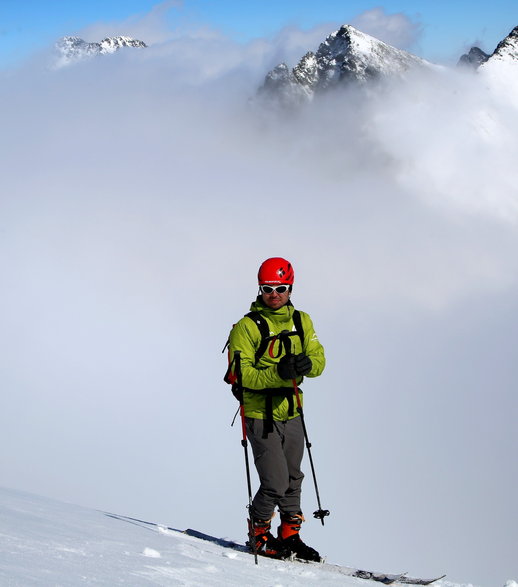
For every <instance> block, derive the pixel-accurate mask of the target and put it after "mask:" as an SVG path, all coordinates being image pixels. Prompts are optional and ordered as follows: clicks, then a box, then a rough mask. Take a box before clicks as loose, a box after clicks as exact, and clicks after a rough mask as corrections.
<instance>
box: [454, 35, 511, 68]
mask: <svg viewBox="0 0 518 587" xmlns="http://www.w3.org/2000/svg"><path fill="white" fill-rule="evenodd" d="M495 63H505V64H518V26H516V27H514V29H513V30H512V31H511V32H510V33H509V34H508V35H507V37H505V39H503V40H502V41H500V43H498V45H497V47H496V49H495V50H494V51H493V53H492V54H491V55H488V54H487V53H484V51H482V50H481V49H479V48H478V47H471V49H470V50H469V53H466V54H465V55H462V57H461V58H460V59H459V63H458V65H468V66H471V67H473V68H474V69H478V68H479V67H482V68H483V69H486V68H487V67H489V68H491V67H492V66H493V65H494V64H495Z"/></svg>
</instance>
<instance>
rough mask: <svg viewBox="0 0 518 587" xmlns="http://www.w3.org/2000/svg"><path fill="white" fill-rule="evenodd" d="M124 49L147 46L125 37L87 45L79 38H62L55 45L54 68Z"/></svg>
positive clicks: (111, 38)
mask: <svg viewBox="0 0 518 587" xmlns="http://www.w3.org/2000/svg"><path fill="white" fill-rule="evenodd" d="M126 47H131V48H137V49H144V48H146V47H147V45H146V43H144V41H139V40H137V39H132V38H131V37H125V36H119V37H107V38H105V39H103V40H102V41H101V42H100V43H88V42H87V41H84V40H83V39H81V38H79V37H63V38H62V39H60V40H59V41H58V42H57V43H56V45H55V48H56V51H57V54H58V58H57V62H56V67H62V66H64V65H70V64H71V63H75V62H77V61H82V60H84V59H90V58H92V57H96V56H98V55H107V54H111V53H115V52H116V51H119V50H120V49H122V48H126Z"/></svg>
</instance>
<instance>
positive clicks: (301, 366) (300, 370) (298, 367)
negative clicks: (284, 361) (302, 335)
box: [295, 353, 313, 375]
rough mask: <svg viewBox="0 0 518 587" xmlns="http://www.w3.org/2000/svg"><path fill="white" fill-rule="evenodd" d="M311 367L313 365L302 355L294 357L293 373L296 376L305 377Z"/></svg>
mask: <svg viewBox="0 0 518 587" xmlns="http://www.w3.org/2000/svg"><path fill="white" fill-rule="evenodd" d="M312 367H313V363H312V362H311V359H310V358H309V357H308V356H307V355H305V354H304V353H300V355H296V356H295V371H296V372H297V375H307V374H308V373H309V372H310V371H311V368H312Z"/></svg>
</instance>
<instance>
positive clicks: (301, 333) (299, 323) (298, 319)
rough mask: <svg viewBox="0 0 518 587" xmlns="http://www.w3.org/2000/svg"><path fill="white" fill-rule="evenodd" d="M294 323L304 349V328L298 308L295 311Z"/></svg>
mask: <svg viewBox="0 0 518 587" xmlns="http://www.w3.org/2000/svg"><path fill="white" fill-rule="evenodd" d="M293 324H294V325H295V330H296V331H297V334H298V335H299V337H300V343H301V345H302V350H304V328H303V327H302V317H301V315H300V312H299V311H298V310H295V311H294V312H293Z"/></svg>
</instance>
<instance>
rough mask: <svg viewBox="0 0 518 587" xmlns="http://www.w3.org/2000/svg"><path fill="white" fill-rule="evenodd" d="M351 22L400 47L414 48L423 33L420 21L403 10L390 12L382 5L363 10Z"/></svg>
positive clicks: (362, 29)
mask: <svg viewBox="0 0 518 587" xmlns="http://www.w3.org/2000/svg"><path fill="white" fill-rule="evenodd" d="M349 24H352V25H353V26H354V27H356V28H357V29H359V30H360V31H362V32H364V33H367V34H368V35H371V36H373V37H376V38H377V39H380V40H381V41H384V42H385V43H388V44H389V45H392V46H394V47H397V48H398V49H406V50H410V49H412V47H414V46H415V44H416V42H417V41H418V40H419V38H420V36H421V34H422V25H421V24H420V23H419V22H415V21H412V19H411V18H410V17H409V16H407V15H406V14H404V13H402V12H397V13H394V14H388V13H387V12H385V9H384V8H381V7H376V8H372V9H370V10H366V11H365V12H362V13H361V14H359V15H358V16H357V17H356V18H354V19H353V20H352V21H351V23H349Z"/></svg>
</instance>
